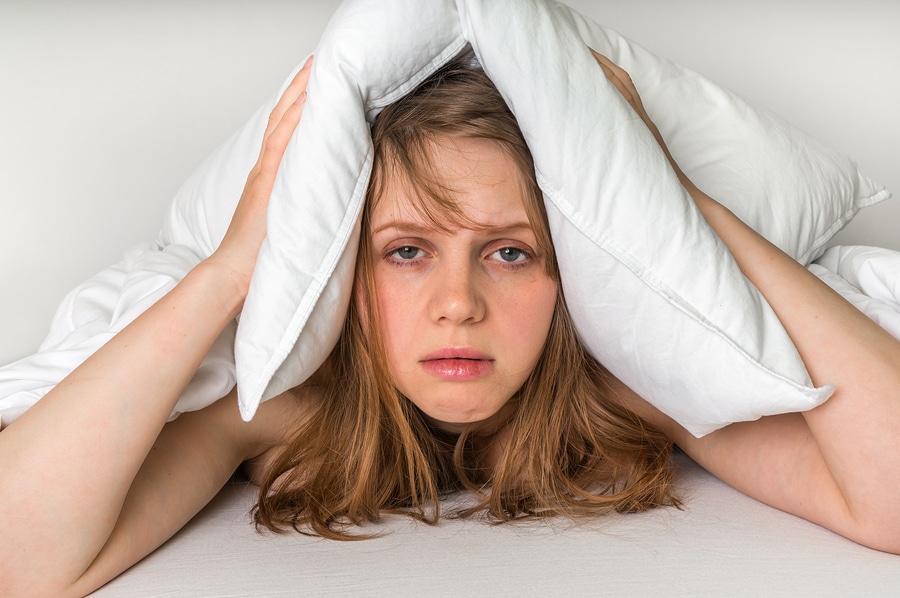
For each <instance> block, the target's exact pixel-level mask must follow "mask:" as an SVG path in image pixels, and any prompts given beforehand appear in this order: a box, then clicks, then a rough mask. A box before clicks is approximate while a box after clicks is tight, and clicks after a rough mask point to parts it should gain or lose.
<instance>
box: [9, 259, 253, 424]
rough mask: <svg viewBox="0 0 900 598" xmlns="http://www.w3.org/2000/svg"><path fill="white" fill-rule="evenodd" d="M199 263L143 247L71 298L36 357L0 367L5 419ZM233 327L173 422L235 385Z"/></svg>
mask: <svg viewBox="0 0 900 598" xmlns="http://www.w3.org/2000/svg"><path fill="white" fill-rule="evenodd" d="M199 260H200V258H199V257H198V256H197V255H196V254H195V253H194V252H193V251H191V250H190V249H187V248H186V247H182V246H179V245H169V246H166V247H161V246H160V245H159V244H158V243H144V244H141V245H139V246H136V247H134V248H133V249H132V250H130V251H129V252H128V253H127V254H126V255H125V256H124V257H123V258H122V260H121V261H120V262H119V263H118V264H116V265H114V266H111V267H109V268H107V269H105V270H103V271H102V272H100V273H99V274H97V275H96V276H94V277H92V278H90V279H88V280H87V281H85V282H84V283H82V284H80V285H79V286H78V287H76V288H75V289H73V290H72V291H71V292H69V294H68V295H66V297H65V298H64V299H63V301H62V303H61V304H60V306H59V308H57V311H56V315H55V316H54V318H53V323H52V324H51V326H50V334H49V335H48V336H47V338H46V340H44V342H43V343H42V344H41V346H40V347H39V349H38V352H37V353H36V354H34V355H32V356H30V357H26V358H24V359H21V360H19V361H16V362H13V363H11V364H9V365H7V366H4V367H2V368H0V397H3V398H2V399H0V415H2V418H3V422H2V423H3V425H7V424H9V423H11V422H12V421H13V420H15V419H16V418H18V417H19V416H20V415H21V414H22V413H24V412H25V410H26V409H28V408H29V407H31V406H32V405H33V404H34V403H35V402H37V400H38V399H40V398H41V397H43V396H44V395H45V394H47V392H48V391H49V390H50V389H51V388H53V387H54V386H55V385H56V384H57V383H58V382H59V381H60V380H62V379H63V378H64V377H65V376H66V375H68V374H69V372H71V371H72V370H73V369H75V367H77V366H78V365H79V364H81V362H83V361H84V360H85V359H87V358H88V357H89V356H90V355H91V354H92V353H94V352H95V351H96V350H97V349H99V348H100V347H101V346H102V345H103V344H104V343H106V341H108V340H109V339H111V338H112V337H113V336H115V334H116V333H117V332H119V331H120V330H122V329H123V328H124V327H125V326H127V325H128V324H129V323H130V322H131V321H132V320H134V319H135V318H136V317H138V316H139V315H140V314H141V313H143V312H144V311H145V310H146V309H147V308H148V307H150V306H151V305H153V304H154V303H155V302H156V301H157V300H158V299H159V298H160V297H162V296H163V295H165V294H166V293H167V292H169V290H171V289H172V288H173V287H174V286H175V285H176V284H178V281H179V280H181V279H182V278H184V276H185V274H187V272H188V271H189V270H190V269H191V268H193V267H194V266H195V265H196V264H197V262H198V261H199ZM235 329H236V326H235V325H234V324H232V325H229V326H228V327H226V328H225V330H224V331H223V332H222V334H220V335H219V338H218V339H216V341H215V343H214V344H213V347H212V349H210V352H209V353H208V354H207V356H206V358H205V359H204V360H203V362H202V364H201V365H200V368H199V369H198V370H197V373H196V374H195V375H194V377H193V379H192V380H191V382H190V383H189V384H188V386H187V388H186V389H185V391H184V394H182V396H181V399H180V400H179V402H178V406H177V407H176V410H175V411H174V412H173V413H172V418H174V417H176V416H177V415H178V414H180V413H182V412H184V411H193V410H196V409H201V408H202V407H204V406H206V405H209V404H210V403H211V402H212V401H214V400H215V399H217V398H219V397H222V396H225V395H226V394H227V393H228V392H229V391H230V390H231V389H232V388H233V387H234V382H235V374H234V352H233V346H234V334H235Z"/></svg>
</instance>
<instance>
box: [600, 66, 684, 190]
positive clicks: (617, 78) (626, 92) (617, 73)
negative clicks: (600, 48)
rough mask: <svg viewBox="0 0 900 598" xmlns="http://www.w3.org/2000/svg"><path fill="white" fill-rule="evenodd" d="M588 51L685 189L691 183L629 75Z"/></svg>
mask: <svg viewBox="0 0 900 598" xmlns="http://www.w3.org/2000/svg"><path fill="white" fill-rule="evenodd" d="M590 50H591V54H593V55H594V59H595V60H596V61H597V64H599V65H600V68H601V69H602V70H603V74H604V75H606V78H607V79H609V81H610V82H611V83H612V84H613V85H614V86H615V88H616V89H617V90H618V91H619V93H620V94H621V95H622V97H623V98H625V100H626V101H627V102H628V103H629V104H630V105H631V107H632V108H633V109H634V111H635V113H636V114H637V115H638V116H639V117H640V118H641V120H642V121H644V124H645V125H647V128H648V129H649V130H650V132H651V133H652V134H653V137H654V138H656V142H657V143H658V144H659V147H660V148H661V149H662V151H663V153H665V155H666V158H668V160H669V164H671V165H672V168H674V169H675V173H676V174H677V175H678V178H679V179H680V180H681V183H682V184H683V185H685V186H686V187H687V186H688V185H689V184H691V183H690V181H689V180H688V178H687V176H685V174H684V172H683V171H682V170H681V168H680V167H679V166H678V163H677V162H675V159H674V158H673V157H672V154H671V153H670V152H669V148H668V146H667V145H666V142H665V140H663V137H662V135H661V134H660V132H659V128H658V127H657V126H656V123H654V122H653V120H651V119H650V115H648V114H647V110H645V109H644V104H643V102H641V96H640V94H638V92H637V88H635V86H634V82H633V81H632V80H631V75H629V74H628V73H627V72H626V71H625V69H623V68H621V67H620V66H619V65H617V64H616V63H614V62H613V61H612V60H610V59H609V58H607V57H606V56H604V55H603V54H600V53H598V52H595V51H594V50H593V49H590Z"/></svg>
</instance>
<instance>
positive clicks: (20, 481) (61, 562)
mask: <svg viewBox="0 0 900 598" xmlns="http://www.w3.org/2000/svg"><path fill="white" fill-rule="evenodd" d="M309 70H310V65H309V64H307V65H306V66H305V67H304V68H303V69H302V70H301V71H300V73H298V75H297V77H296V78H295V79H294V81H293V82H292V83H291V85H290V86H289V87H288V89H287V90H286V91H285V94H284V96H283V97H282V98H281V100H280V101H279V103H278V105H277V106H276V108H275V110H274V111H273V113H272V116H271V117H270V120H269V126H268V127H267V130H266V134H265V139H264V142H263V148H262V150H261V152H260V156H259V160H258V161H257V164H256V165H255V166H254V168H253V170H252V171H251V173H250V176H249V178H248V181H247V185H246V187H245V188H244V193H243V195H242V197H241V200H240V202H239V204H238V207H237V210H236V212H235V216H234V219H233V220H232V223H231V226H230V227H229V230H228V232H227V233H226V235H225V238H224V239H223V241H222V243H221V245H220V247H219V248H218V249H217V250H216V252H215V253H214V254H213V255H212V256H210V257H209V258H207V259H206V260H204V261H203V262H201V263H200V264H199V265H198V266H197V267H195V268H194V269H193V270H192V271H191V272H190V273H189V274H188V275H187V276H186V277H185V278H184V280H182V281H181V282H180V283H179V284H178V285H177V286H176V287H175V288H174V289H173V290H172V291H171V292H170V293H168V294H167V295H166V296H165V297H163V298H162V299H160V300H159V301H158V302H157V303H156V304H155V305H153V306H152V307H151V308H150V309H148V310H147V311H146V312H145V313H144V314H142V315H141V316H140V317H138V318H137V319H136V320H135V321H134V322H132V323H131V324H130V325H129V326H127V327H126V328H125V329H124V330H122V331H121V332H120V333H119V334H117V335H116V336H115V337H114V338H113V339H111V340H110V341H109V342H108V343H107V344H106V345H104V346H103V347H102V348H101V349H100V350H98V351H97V352H96V353H95V354H94V355H92V356H91V357H90V358H89V359H88V360H87V361H85V362H84V363H83V364H82V365H81V366H80V367H78V368H77V369H76V370H75V371H73V372H72V373H71V374H70V375H69V376H68V377H67V378H65V379H64V380H63V381H62V382H60V383H59V384H58V385H57V386H56V388H54V389H53V390H52V391H51V392H49V393H48V394H47V395H46V396H45V397H44V398H43V399H41V400H40V401H39V402H38V403H37V404H36V405H35V406H34V407H32V408H31V409H29V410H28V411H27V412H26V413H25V414H23V415H22V416H21V417H20V418H19V419H18V420H16V421H15V422H14V423H13V424H12V425H10V426H9V427H8V428H6V429H5V430H4V431H3V432H2V433H0V480H2V484H0V530H2V537H3V541H2V542H0V579H2V584H3V588H4V592H10V593H11V594H12V595H29V596H33V595H80V594H84V593H86V592H89V591H91V590H92V589H94V588H96V587H98V586H99V585H102V584H103V583H105V582H106V581H108V580H109V579H111V578H112V577H114V576H115V575H117V574H118V573H119V572H121V571H122V570H124V569H125V568H127V567H128V566H130V565H131V564H132V563H133V562H135V561H136V560H139V559H140V558H141V557H143V556H144V555H146V554H148V553H149V552H151V551H152V550H153V549H154V548H156V546H158V545H159V544H161V543H162V542H163V541H165V539H166V538H167V537H169V536H171V535H172V534H174V533H175V531H177V529H178V528H180V527H181V525H183V524H184V523H185V522H186V521H187V520H188V519H190V517H191V516H192V515H193V514H194V513H195V512H196V511H198V510H199V509H200V508H201V507H202V506H203V505H204V504H205V503H206V502H207V501H208V500H209V499H210V498H211V497H212V496H213V495H214V494H215V492H216V491H218V489H219V488H220V487H221V485H222V484H223V483H224V482H225V481H226V480H227V479H228V476H230V475H231V474H232V473H233V471H234V469H235V468H236V467H237V466H238V465H239V464H240V463H241V461H243V460H245V459H247V458H250V457H253V456H255V455H254V454H253V453H254V452H256V449H257V448H258V447H257V446H256V443H255V442H254V440H256V439H259V438H261V436H260V427H261V426H262V425H263V420H265V418H263V420H261V421H260V422H259V423H257V424H256V425H255V426H241V425H240V418H239V417H238V416H237V409H236V405H233V402H225V401H220V402H219V403H216V404H215V405H213V406H211V407H209V408H207V409H204V410H202V411H200V412H197V413H196V414H187V415H185V416H182V417H181V418H179V420H176V422H174V423H173V424H172V425H170V426H166V431H165V432H164V433H163V434H161V432H162V431H163V428H164V426H165V423H166V420H167V418H168V416H169V414H170V413H171V411H172V409H173V408H174V406H175V403H176V402H177V401H178V398H179V397H180V396H181V393H182V391H183V389H184V388H185V386H186V385H187V383H188V382H189V381H190V379H191V377H192V376H193V375H194V373H195V372H196V370H197V368H198V367H199V365H200V362H201V361H202V360H203V358H204V356H205V355H206V353H207V352H208V351H209V348H210V347H211V346H212V343H213V342H214V341H215V339H216V338H217V337H218V336H219V334H220V333H221V331H222V330H223V329H224V327H225V326H226V325H227V324H228V322H230V321H231V320H232V319H234V317H235V316H236V315H237V313H238V312H239V310H240V308H241V306H242V304H243V301H244V298H245V297H246V293H247V288H248V287H249V280H250V275H251V273H252V270H253V267H254V265H255V262H256V255H257V253H258V251H259V247H260V244H261V243H262V239H263V237H264V236H265V213H266V208H267V205H268V198H269V195H270V193H271V189H272V185H273V183H274V180H275V175H276V173H277V170H278V166H279V164H280V162H281V157H282V155H283V152H284V149H285V147H286V146H287V143H288V141H289V139H290V137H291V135H292V134H293V131H294V129H295V128H296V126H297V123H298V122H299V120H300V114H301V112H302V104H303V100H304V99H305V89H306V82H307V80H308V77H309ZM282 407H283V406H282ZM277 408H278V405H273V406H272V407H271V408H269V409H268V411H271V410H274V409H277ZM270 423H271V421H270Z"/></svg>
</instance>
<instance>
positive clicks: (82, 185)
mask: <svg viewBox="0 0 900 598" xmlns="http://www.w3.org/2000/svg"><path fill="white" fill-rule="evenodd" d="M570 3H571V4H572V5H573V6H575V7H576V8H578V9H579V10H581V11H582V12H585V13H586V14H589V15H590V16H592V17H594V18H595V20H597V21H599V22H603V23H605V24H608V25H611V26H613V27H615V28H616V29H618V30H619V31H621V32H622V33H624V34H626V35H628V36H629V37H631V38H633V39H635V40H636V41H638V42H640V43H642V44H643V45H644V46H646V47H647V48H649V49H650V50H652V51H654V52H657V53H659V54H662V55H665V56H667V57H669V58H671V59H673V60H675V61H677V62H680V63H682V64H684V65H686V66H689V67H691V68H693V69H695V70H697V71H699V72H701V73H703V74H705V75H707V76H710V77H711V78H712V79H713V80H715V81H717V82H719V83H721V84H723V85H725V86H726V87H729V88H731V89H733V90H735V91H737V92H739V93H741V94H742V95H744V96H745V97H747V98H748V99H751V100H752V101H754V102H756V103H758V104H761V105H764V106H766V107H769V108H771V109H774V110H775V111H776V112H778V113H779V114H781V115H782V116H784V117H786V118H787V119H788V120H790V121H792V122H794V123H795V124H797V125H799V126H800V127H801V128H803V129H805V130H806V131H807V132H810V133H812V134H813V135H814V136H816V137H818V138H819V139H821V140H823V141H825V142H826V143H828V144H829V145H831V146H832V147H835V148H837V149H839V150H840V151H842V152H844V153H846V154H849V155H851V156H854V157H855V158H856V159H857V160H858V162H859V163H860V165H861V166H862V168H863V170H864V172H866V173H868V174H869V175H870V176H871V177H873V178H875V179H876V180H879V181H881V182H882V183H883V184H885V185H887V186H888V187H889V188H893V189H895V190H897V192H898V193H900V174H898V170H900V169H898V166H900V118H898V116H897V113H896V111H895V110H896V108H895V107H896V106H900V77H897V75H896V73H895V71H896V68H897V67H896V62H897V59H898V58H900V41H898V36H897V27H898V25H900V3H898V2H894V1H892V0H781V1H778V0H597V1H591V0H571V2H570ZM336 5H337V2H335V1H333V0H306V1H304V0H295V1H294V2H288V1H285V0H260V1H256V2H249V1H245V2H239V1H234V0H233V1H220V2H216V3H211V2H203V1H200V0H184V1H182V2H178V3H175V2H171V3H169V2H157V3H149V2H148V3H143V2H141V3H138V2H117V3H113V2H90V1H84V0H83V1H81V2H78V3H73V2H66V1H64V0H33V1H32V2H28V3H26V2H24V1H14V0H0V363H6V362H8V361H11V360H12V359H14V358H17V357H20V356H23V355H26V354H27V353H30V352H32V351H33V350H34V349H35V348H36V347H37V345H38V343H39V342H40V340H41V339H42V337H43V335H44V334H45V333H46V330H47V326H48V325H49V321H50V318H51V316H52V313H53V310H54V308H55V306H56V304H57V303H58V302H59V300H60V299H61V298H62V296H63V295H64V294H65V292H66V291H67V290H68V289H70V288H72V287H73V286H75V285H76V284H77V283H79V282H80V281H82V280H83V279H85V278H87V277H88V276H90V275H91V274H93V273H95V272H96V271H98V270H100V269H102V268H104V267H106V266H108V265H109V264H111V263H113V262H115V261H117V260H118V259H119V257H120V256H121V254H122V253H123V252H124V251H125V250H126V249H127V248H128V247H129V246H131V245H132V244H134V243H136V242H138V241H141V240H146V239H152V238H154V237H155V236H156V232H157V230H158V227H159V224H160V223H161V221H162V215H163V213H164V210H165V207H166V205H167V203H168V200H169V198H170V197H171V196H172V195H173V194H174V192H175V190H176V189H177V187H178V185H179V184H180V183H181V181H182V180H183V179H184V178H185V177H186V176H187V175H188V174H189V173H190V172H191V171H192V170H193V168H194V167H195V166H196V165H197V164H198V163H199V162H200V161H201V160H202V159H203V157H204V156H206V155H207V154H208V153H209V152H210V151H212V149H213V148H214V147H215V146H216V145H217V144H218V143H219V142H221V141H222V140H223V139H225V138H226V137H227V136H228V135H229V134H230V133H231V132H232V131H233V130H235V129H236V128H237V127H238V126H240V124H241V123H242V122H243V121H244V119H245V118H246V117H247V116H249V114H250V113H251V112H252V111H253V110H254V109H255V108H256V107H258V106H259V105H260V104H261V103H262V102H263V101H264V100H265V99H266V98H267V97H268V96H269V95H270V94H271V93H272V92H273V91H274V90H275V89H276V88H277V87H278V85H279V84H280V83H281V81H282V79H283V78H284V76H285V75H286V74H287V72H288V71H289V70H290V68H291V67H292V66H293V65H294V64H295V63H296V62H298V61H299V60H300V59H301V58H302V57H303V56H305V55H306V54H307V53H309V52H310V51H312V49H313V48H314V47H315V43H316V41H317V38H318V34H319V32H320V31H321V30H322V28H323V27H324V25H325V23H326V22H327V19H328V17H329V16H330V14H331V12H332V11H333V9H334V7H335V6H336ZM213 7H214V8H213ZM898 231H900V201H897V200H895V201H892V202H889V203H887V204H882V205H881V206H876V207H874V208H870V209H868V210H866V211H864V212H863V213H862V214H861V215H860V216H858V217H857V220H856V221H854V222H853V223H852V224H851V225H850V226H849V227H848V228H847V229H846V230H845V231H843V232H842V233H841V235H840V236H839V239H840V240H841V241H842V242H845V243H871V244H878V245H883V246H889V247H892V248H894V249H900V233H898Z"/></svg>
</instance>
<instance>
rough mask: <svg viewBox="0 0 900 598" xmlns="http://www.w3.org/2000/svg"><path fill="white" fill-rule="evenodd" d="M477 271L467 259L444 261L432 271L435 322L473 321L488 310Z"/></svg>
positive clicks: (455, 322)
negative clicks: (442, 264) (438, 269)
mask: <svg viewBox="0 0 900 598" xmlns="http://www.w3.org/2000/svg"><path fill="white" fill-rule="evenodd" d="M479 274H480V272H479V271H478V269H477V268H476V267H474V266H473V265H472V264H471V263H468V262H467V261H465V260H463V261H457V262H455V263H446V264H444V267H443V268H441V271H440V272H435V273H434V278H433V281H434V284H433V285H432V289H431V318H432V320H433V321H435V322H438V323H452V324H474V323H476V322H480V321H482V320H483V319H484V316H485V313H486V311H487V309H486V308H487V305H486V303H485V297H484V294H483V291H484V289H483V288H482V286H483V284H484V281H482V280H481V279H480V277H479Z"/></svg>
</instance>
